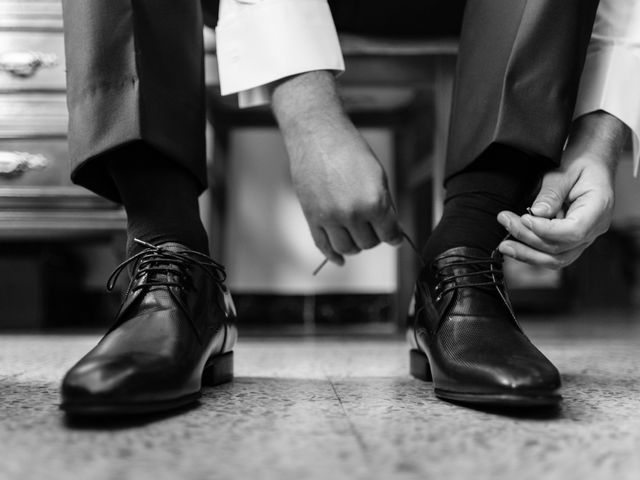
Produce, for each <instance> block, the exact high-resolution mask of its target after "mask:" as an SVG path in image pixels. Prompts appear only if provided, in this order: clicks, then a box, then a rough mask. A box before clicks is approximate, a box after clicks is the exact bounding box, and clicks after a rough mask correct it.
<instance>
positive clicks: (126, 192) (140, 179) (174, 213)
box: [108, 142, 209, 255]
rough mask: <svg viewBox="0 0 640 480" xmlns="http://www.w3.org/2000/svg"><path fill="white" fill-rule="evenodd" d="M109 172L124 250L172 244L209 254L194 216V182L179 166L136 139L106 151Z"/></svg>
mask: <svg viewBox="0 0 640 480" xmlns="http://www.w3.org/2000/svg"><path fill="white" fill-rule="evenodd" d="M110 157H111V158H110V160H109V164H108V165H109V167H108V168H109V172H110V173H111V176H112V177H113V181H114V183H115V185H116V187H117V189H118V192H119V193H120V198H121V199H122V203H123V205H124V208H125V210H126V212H127V252H128V254H129V255H133V254H135V253H137V252H138V251H140V250H141V249H142V248H144V247H143V246H141V245H140V244H138V243H135V242H134V241H133V240H134V239H135V238H138V239H140V240H144V241H145V242H148V243H151V244H154V245H158V244H161V243H165V242H177V243H180V244H182V245H185V246H186V247H188V248H190V249H192V250H195V251H198V252H200V253H204V254H207V255H208V254H209V247H208V240H207V233H206V231H205V229H204V226H203V225H202V221H201V219H200V210H199V206H198V196H199V194H200V191H201V188H200V184H199V183H198V181H197V180H196V178H195V177H194V176H193V174H192V173H191V172H189V171H188V170H187V169H185V168H184V167H182V166H180V165H178V164H176V163H175V162H172V161H171V159H170V158H168V157H166V156H165V155H163V154H162V153H160V152H158V151H156V150H155V149H153V148H151V147H149V146H147V145H146V144H144V143H142V142H135V143H132V144H129V145H126V146H124V147H122V148H120V149H118V150H117V151H114V152H111V153H110Z"/></svg>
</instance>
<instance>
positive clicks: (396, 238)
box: [370, 208, 402, 246]
mask: <svg viewBox="0 0 640 480" xmlns="http://www.w3.org/2000/svg"><path fill="white" fill-rule="evenodd" d="M370 223H371V227H372V228H373V230H374V231H375V233H376V235H377V236H378V238H379V239H380V241H381V242H385V243H388V244H390V245H394V246H396V245H400V244H401V243H402V228H400V224H399V223H398V217H397V216H396V212H395V210H394V209H393V208H389V209H388V210H387V212H386V214H385V215H384V216H382V217H380V218H377V219H375V220H374V221H372V222H370Z"/></svg>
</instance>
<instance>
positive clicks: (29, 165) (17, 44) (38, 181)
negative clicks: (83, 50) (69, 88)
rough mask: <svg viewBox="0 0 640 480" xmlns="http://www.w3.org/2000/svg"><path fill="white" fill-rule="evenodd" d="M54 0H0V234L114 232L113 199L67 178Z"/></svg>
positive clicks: (58, 15) (120, 218)
mask: <svg viewBox="0 0 640 480" xmlns="http://www.w3.org/2000/svg"><path fill="white" fill-rule="evenodd" d="M67 120H68V117H67V107H66V98H65V60H64V37H63V31H62V7H61V3H60V0H0V240H17V239H42V240H47V239H57V238H59V239H65V238H78V237H86V236H105V235H111V234H113V233H115V232H119V231H122V229H123V228H124V226H125V216H124V213H123V211H122V209H120V208H119V207H118V206H117V205H115V204H113V203H111V202H108V201H106V200H103V199H101V198H99V197H97V196H95V195H93V194H92V193H90V192H88V191H87V190H85V189H83V188H81V187H78V186H74V185H72V184H71V182H70V180H69V161H68V150H67Z"/></svg>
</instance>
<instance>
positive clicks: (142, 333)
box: [60, 242, 237, 415]
mask: <svg viewBox="0 0 640 480" xmlns="http://www.w3.org/2000/svg"><path fill="white" fill-rule="evenodd" d="M139 243H143V242H139ZM144 245H145V249H144V250H143V251H141V252H140V253H138V254H137V255H135V256H133V257H131V258H130V259H128V260H127V261H125V262H124V263H123V264H121V265H120V266H119V267H118V268H117V269H116V270H115V271H114V273H113V274H112V276H111V278H110V280H109V285H108V287H109V288H113V284H114V283H115V280H116V279H117V277H118V275H119V274H120V273H121V272H122V271H123V270H124V269H126V268H127V267H128V266H129V265H133V272H132V276H131V283H130V284H129V288H128V291H127V293H126V296H125V299H124V302H123V303H122V306H121V307H120V311H119V313H118V315H117V317H116V321H115V324H114V326H113V327H111V329H110V330H109V332H107V334H106V335H105V336H104V337H103V338H102V340H100V342H99V343H98V345H97V346H96V347H94V348H93V350H91V351H90V352H89V353H88V354H87V355H85V356H84V357H83V358H82V359H81V360H80V361H79V362H78V363H76V364H75V365H74V366H73V368H71V370H69V372H67V374H66V376H65V377H64V380H63V381H62V402H61V405H60V408H62V409H63V410H65V411H66V412H68V413H70V414H87V415H99V414H130V413H152V412H159V411H163V410H169V409H172V408H177V407H181V406H183V405H186V404H189V403H191V402H194V401H196V400H197V399H198V398H199V396H200V391H201V387H202V386H203V385H207V386H213V385H218V384H221V383H224V382H228V381H230V380H231V379H232V377H233V346H234V344H235V342H236V338H237V330H236V326H235V309H234V307H233V302H232V300H231V296H230V294H229V292H228V290H227V289H226V287H225V285H224V281H225V271H224V268H223V267H222V266H221V265H220V264H218V263H216V262H215V261H213V260H211V259H210V258H209V257H207V256H206V255H202V254H200V253H197V252H194V251H192V250H189V249H187V248H185V247H184V246H182V245H180V244H175V243H165V244H163V245H160V246H154V245H150V244H144Z"/></svg>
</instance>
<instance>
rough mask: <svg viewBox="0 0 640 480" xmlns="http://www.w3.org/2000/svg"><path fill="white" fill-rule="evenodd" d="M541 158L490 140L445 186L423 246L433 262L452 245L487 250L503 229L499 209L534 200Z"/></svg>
mask: <svg viewBox="0 0 640 480" xmlns="http://www.w3.org/2000/svg"><path fill="white" fill-rule="evenodd" d="M550 165H551V164H550V162H548V161H546V160H545V159H541V158H539V157H538V158H536V157H531V156H529V155H528V154H526V153H523V152H520V151H518V150H516V149H514V148H510V147H507V146H504V145H498V144H494V145H492V146H490V147H489V148H488V149H487V150H486V152H485V153H484V154H483V155H481V156H480V157H479V158H478V159H477V160H476V161H475V162H473V163H472V164H471V165H470V166H469V167H467V168H466V169H464V170H463V171H462V172H460V173H458V174H456V175H454V176H452V177H451V178H450V179H449V180H448V181H447V184H446V187H447V193H446V197H445V203H444V211H443V215H442V219H441V220H440V222H439V223H438V225H437V226H436V228H435V229H434V231H433V232H432V234H431V236H430V237H429V240H428V241H427V244H426V245H425V248H424V250H423V255H424V258H425V259H426V260H427V261H431V260H432V259H434V258H435V257H436V256H438V255H439V254H440V253H442V252H444V251H445V250H448V249H450V248H454V247H474V248H480V249H482V250H485V251H486V252H487V253H490V252H491V251H492V250H493V249H495V248H496V247H497V246H498V244H499V243H500V242H501V241H502V240H503V239H504V237H505V236H506V234H507V232H506V230H505V229H504V228H503V227H502V225H500V224H499V223H498V220H497V216H498V213H500V212H501V211H503V210H510V211H512V212H514V213H516V214H519V215H520V214H523V213H524V212H525V211H526V208H527V207H528V206H530V203H531V202H532V201H533V200H534V198H535V194H536V193H537V190H538V188H539V183H540V180H541V178H542V175H543V173H544V171H545V170H546V169H548V168H550Z"/></svg>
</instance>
